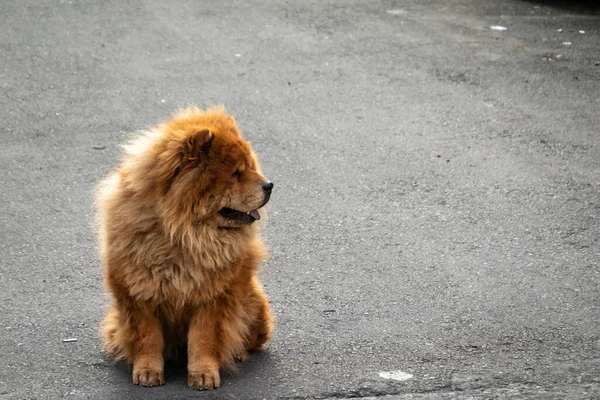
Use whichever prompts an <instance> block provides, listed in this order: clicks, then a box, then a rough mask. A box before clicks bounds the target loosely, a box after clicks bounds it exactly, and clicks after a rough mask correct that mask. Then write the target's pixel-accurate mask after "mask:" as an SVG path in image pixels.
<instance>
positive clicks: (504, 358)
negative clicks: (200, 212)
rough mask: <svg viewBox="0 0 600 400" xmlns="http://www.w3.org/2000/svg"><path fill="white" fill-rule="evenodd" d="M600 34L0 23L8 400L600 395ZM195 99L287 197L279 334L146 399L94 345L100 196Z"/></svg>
mask: <svg viewBox="0 0 600 400" xmlns="http://www.w3.org/2000/svg"><path fill="white" fill-rule="evenodd" d="M491 26H502V27H505V28H506V30H493V29H491V28H490V27H491ZM599 28H600V9H599V7H598V6H596V5H594V3H593V2H590V3H582V2H570V3H568V4H567V3H561V2H554V1H552V2H551V1H541V0H540V1H524V0H497V1H494V2H486V1H469V0H449V1H443V0H428V1H420V0H406V1H402V2H400V1H392V0H378V1H375V0H364V1H356V0H349V1H341V0H319V1H317V0H301V1H281V2H266V1H265V2H263V1H258V0H247V1H238V0H225V1H222V2H208V1H199V0H175V1H172V2H163V1H157V0H131V1H117V0H106V1H102V2H97V1H90V0H81V1H77V0H72V1H68V0H49V1H42V0H26V1H19V2H8V1H5V2H1V3H0V120H1V121H2V124H1V126H0V171H1V173H0V315H2V321H1V322H0V366H1V367H0V399H2V400H4V399H11V400H13V399H59V398H65V399H88V398H89V399H136V398H140V399H141V398H168V399H188V398H189V399H191V398H207V399H213V398H214V399H217V398H219V399H227V398H231V399H313V398H355V397H364V398H390V399H455V398H464V399H467V398H468V399H472V398H476V399H478V398H482V399H487V398H503V399H504V398H509V399H512V398H514V399H520V398H542V399H593V398H600V329H599V328H600V287H599V283H600V269H599V256H600V243H599V238H600V146H599V145H600V131H599V127H600V108H599V107H600V102H599V100H598V98H599V95H600V32H599ZM189 103H195V104H198V105H200V106H206V105H211V104H215V103H223V104H225V105H226V106H227V108H228V110H229V111H230V112H231V113H232V114H234V115H235V116H236V120H237V121H238V123H239V125H240V127H241V128H242V130H243V131H244V133H245V136H246V137H247V138H248V139H249V140H251V141H252V142H253V146H254V148H255V150H256V151H257V153H258V154H259V156H260V157H261V161H262V166H263V169H264V172H265V175H266V176H267V177H269V179H271V180H272V181H274V182H275V185H276V186H275V191H274V194H273V197H272V201H271V206H270V217H269V223H268V227H267V228H266V230H265V235H266V238H267V240H268V242H269V244H270V247H271V258H270V259H269V261H268V262H267V263H266V265H265V268H264V270H263V272H262V278H263V281H264V283H265V286H266V289H267V291H268V293H269V295H270V298H271V301H272V306H273V308H274V311H275V313H276V315H277V331H276V333H275V336H274V339H273V342H272V344H271V346H270V348H269V350H268V351H267V352H264V353H262V354H258V355H255V356H253V357H252V358H251V359H250V360H249V361H248V362H246V363H244V364H242V365H241V366H240V369H239V371H238V372H237V373H226V374H225V375H224V376H223V386H222V387H221V388H220V389H218V390H217V391H214V392H210V393H200V392H194V391H192V390H190V389H188V388H187V386H186V380H185V369H184V368H181V367H180V366H173V365H168V366H167V370H166V381H167V384H166V385H165V386H162V387H159V388H152V389H144V388H138V387H136V386H134V385H133V384H132V383H131V382H130V380H131V376H130V375H131V373H130V371H129V370H128V369H127V367H126V366H124V365H122V364H116V365H115V364H112V363H111V361H110V360H109V359H107V358H106V357H105V356H104V355H103V354H102V350H101V345H100V340H99V337H98V333H97V327H98V323H99V321H100V319H101V316H102V313H103V310H104V309H105V308H106V307H107V305H108V301H107V298H106V296H105V295H104V294H103V287H102V274H101V267H100V265H99V262H98V258H97V256H96V242H95V236H94V230H93V226H92V209H91V197H92V196H91V192H92V189H93V187H94V185H95V183H96V182H98V180H99V179H100V178H101V177H102V176H103V175H104V174H105V173H106V172H107V171H108V170H109V169H110V168H111V167H112V166H113V165H114V164H115V163H116V161H117V160H118V157H119V144H120V143H121V142H122V141H123V140H124V139H125V137H126V136H127V133H128V132H131V131H135V130H137V129H142V128H145V127H147V126H149V125H151V124H154V123H157V122H159V121H161V120H163V119H164V118H166V117H168V116H169V115H170V114H171V113H172V112H173V111H174V110H175V109H177V108H179V107H182V106H185V105H187V104H189ZM64 339H76V341H70V342H64ZM385 371H388V372H389V371H402V372H404V373H405V374H410V375H412V377H411V378H410V379H407V380H404V381H395V380H389V379H384V378H381V377H380V375H379V373H380V372H385ZM403 376H405V377H406V376H408V375H403Z"/></svg>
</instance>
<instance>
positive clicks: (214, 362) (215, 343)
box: [96, 107, 273, 390]
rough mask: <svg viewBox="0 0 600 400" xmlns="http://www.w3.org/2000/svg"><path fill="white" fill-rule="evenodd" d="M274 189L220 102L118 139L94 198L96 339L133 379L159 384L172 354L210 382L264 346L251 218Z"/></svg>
mask: <svg viewBox="0 0 600 400" xmlns="http://www.w3.org/2000/svg"><path fill="white" fill-rule="evenodd" d="M272 188H273V184H272V183H271V182H269V181H267V180H266V179H265V178H264V177H263V176H262V175H261V173H260V170H259V166H258V162H257V159H256V156H255V155H254V153H253V152H252V150H251V148H250V144H249V143H248V142H245V141H244V140H243V139H242V136H241V134H240V132H239V130H238V128H237V126H236V124H235V121H234V120H233V118H232V117H230V116H228V115H226V114H225V110H224V109H223V108H222V107H217V108H211V109H208V110H207V111H202V110H199V109H198V108H195V107H190V108H187V109H185V110H182V111H180V112H178V113H177V114H176V115H175V116H174V117H173V118H172V119H171V120H169V121H167V122H166V123H164V124H162V125H160V126H157V127H155V128H152V129H150V130H148V131H145V132H142V133H141V134H140V135H139V136H138V137H137V138H136V139H134V140H133V141H131V142H130V143H129V144H128V145H126V146H125V154H124V157H123V160H122V162H121V164H120V165H119V167H118V169H117V171H116V172H114V173H112V174H111V175H109V176H108V177H106V178H105V179H104V180H103V181H102V182H101V184H100V185H99V187H98V191H97V195H96V205H97V210H98V213H97V219H98V227H99V233H100V252H101V258H102V261H103V263H104V265H105V274H106V275H105V277H106V284H107V287H108V288H109V290H110V292H111V294H112V298H113V305H112V308H111V309H109V310H108V312H107V314H106V317H105V319H104V322H103V324H102V334H103V336H104V341H105V346H106V349H107V350H108V352H109V353H111V354H112V355H113V356H114V357H115V358H117V359H125V360H127V361H128V362H130V363H133V383H135V384H138V385H140V386H156V385H162V384H163V383H164V382H165V380H164V371H163V368H164V367H163V366H164V358H166V357H169V356H173V355H174V354H176V353H177V351H178V349H179V350H180V351H181V352H183V353H185V350H187V360H188V385H189V386H190V387H191V388H194V389H200V390H202V389H205V390H210V389H213V388H217V387H219V385H220V378H219V368H220V367H231V366H233V364H234V362H235V360H240V359H245V358H246V356H247V351H252V350H258V349H260V348H262V347H263V346H264V345H265V344H266V343H267V342H268V340H269V339H270V336H271V331H272V327H273V318H272V315H271V310H270V307H269V303H268V300H267V297H266V295H265V293H264V291H263V289H262V287H261V285H260V283H259V282H258V280H257V277H256V271H257V268H258V267H259V264H260V262H261V261H262V259H263V258H264V256H265V252H264V249H263V243H262V241H261V238H260V235H259V230H258V227H257V226H256V224H254V222H255V221H256V220H258V219H260V214H259V211H258V210H259V209H260V208H261V207H262V206H264V205H265V204H266V203H267V201H269V197H270V195H271V189H272ZM186 347H187V349H186Z"/></svg>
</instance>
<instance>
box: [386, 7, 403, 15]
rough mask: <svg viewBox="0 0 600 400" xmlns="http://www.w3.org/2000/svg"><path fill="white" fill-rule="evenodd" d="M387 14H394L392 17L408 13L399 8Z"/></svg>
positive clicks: (388, 11)
mask: <svg viewBox="0 0 600 400" xmlns="http://www.w3.org/2000/svg"><path fill="white" fill-rule="evenodd" d="M386 13H388V14H392V15H404V14H406V11H405V10H403V9H401V8H399V9H395V10H387V11H386Z"/></svg>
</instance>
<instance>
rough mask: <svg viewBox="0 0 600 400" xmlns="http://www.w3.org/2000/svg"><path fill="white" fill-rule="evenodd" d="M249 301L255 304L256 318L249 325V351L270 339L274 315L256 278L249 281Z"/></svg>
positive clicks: (258, 347) (256, 348) (256, 349)
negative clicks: (250, 298) (250, 299)
mask: <svg viewBox="0 0 600 400" xmlns="http://www.w3.org/2000/svg"><path fill="white" fill-rule="evenodd" d="M251 285H252V286H251V297H253V299H252V300H253V301H251V303H255V304H257V308H256V319H255V321H254V323H253V324H252V325H251V326H250V335H249V337H248V345H247V348H248V350H249V351H258V350H260V349H262V348H263V347H264V346H265V345H266V344H267V343H268V342H269V340H271V332H273V325H274V321H273V320H274V317H273V314H272V312H271V306H270V305H269V300H268V298H267V295H266V294H265V291H264V290H263V288H262V286H261V285H260V283H258V281H257V280H256V278H254V279H253V280H252V281H251Z"/></svg>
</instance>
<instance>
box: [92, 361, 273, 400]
mask: <svg viewBox="0 0 600 400" xmlns="http://www.w3.org/2000/svg"><path fill="white" fill-rule="evenodd" d="M103 358H104V359H105V360H106V362H107V363H108V364H110V368H111V369H112V373H111V374H110V375H111V378H112V379H114V384H115V385H116V386H118V387H119V388H122V389H123V388H124V389H125V392H126V393H127V394H128V397H127V398H138V397H140V398H143V397H144V393H146V394H148V393H147V392H146V391H148V390H151V391H152V393H151V394H152V396H154V395H155V394H156V395H160V394H165V395H166V394H173V393H174V392H177V393H181V392H182V391H188V390H192V389H189V388H188V385H187V366H186V361H185V360H174V361H166V362H165V385H163V386H159V387H154V388H145V387H139V386H136V385H134V384H133V383H132V366H131V365H127V364H126V363H125V362H123V361H118V362H113V361H112V360H111V359H110V358H109V356H107V355H103ZM273 363H274V358H273V355H272V354H271V353H270V352H269V351H268V350H263V351H260V352H256V353H251V354H250V357H249V358H248V359H247V360H246V361H244V362H240V363H237V364H236V370H234V371H230V370H221V388H219V389H217V390H213V391H209V392H203V393H204V394H205V395H206V396H208V397H209V398H212V397H213V396H210V395H209V393H212V394H214V395H215V396H217V397H216V398H223V395H224V393H223V392H224V391H227V390H228V389H232V390H235V388H237V387H241V388H247V387H248V386H252V385H253V384H254V382H256V380H257V378H258V377H260V376H263V375H265V372H266V371H268V370H269V369H270V366H272V365H273ZM159 392H160V393H159ZM219 393H220V394H221V396H220V397H219V396H218V394H219ZM203 397H204V396H203Z"/></svg>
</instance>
